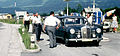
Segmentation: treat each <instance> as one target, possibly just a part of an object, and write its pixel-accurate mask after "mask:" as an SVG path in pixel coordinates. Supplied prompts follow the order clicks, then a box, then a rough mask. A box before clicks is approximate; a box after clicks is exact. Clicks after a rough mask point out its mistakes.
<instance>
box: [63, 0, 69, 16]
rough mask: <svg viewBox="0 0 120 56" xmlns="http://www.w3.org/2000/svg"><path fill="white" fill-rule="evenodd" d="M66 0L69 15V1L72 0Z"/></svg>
mask: <svg viewBox="0 0 120 56" xmlns="http://www.w3.org/2000/svg"><path fill="white" fill-rule="evenodd" d="M64 1H65V2H67V16H68V15H69V9H68V7H69V3H68V2H69V1H70V0H64Z"/></svg>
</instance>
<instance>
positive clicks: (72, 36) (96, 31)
mask: <svg viewBox="0 0 120 56" xmlns="http://www.w3.org/2000/svg"><path fill="white" fill-rule="evenodd" d="M58 18H59V19H60V20H61V24H60V28H59V29H58V30H56V36H59V38H61V39H63V40H64V41H65V45H67V44H68V43H69V42H70V41H76V42H78V41H82V42H92V43H94V44H95V45H99V42H100V41H101V40H102V35H103V26H102V25H97V24H92V25H90V24H89V23H88V22H87V19H86V18H85V17H82V16H61V17H58Z"/></svg>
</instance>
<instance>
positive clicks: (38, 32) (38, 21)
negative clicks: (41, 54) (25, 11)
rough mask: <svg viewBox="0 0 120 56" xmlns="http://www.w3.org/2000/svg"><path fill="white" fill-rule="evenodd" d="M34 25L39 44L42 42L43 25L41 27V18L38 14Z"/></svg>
mask: <svg viewBox="0 0 120 56" xmlns="http://www.w3.org/2000/svg"><path fill="white" fill-rule="evenodd" d="M34 19H35V20H34V23H35V24H34V25H35V33H36V39H37V41H38V42H39V41H40V35H41V31H42V25H41V16H40V15H38V13H36V16H35V18H34Z"/></svg>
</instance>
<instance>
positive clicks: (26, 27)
mask: <svg viewBox="0 0 120 56" xmlns="http://www.w3.org/2000/svg"><path fill="white" fill-rule="evenodd" d="M23 24H24V27H25V29H27V32H28V31H29V25H30V17H29V14H27V15H25V16H24V18H23Z"/></svg>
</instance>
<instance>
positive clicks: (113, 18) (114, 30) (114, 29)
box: [112, 14, 118, 32]
mask: <svg viewBox="0 0 120 56" xmlns="http://www.w3.org/2000/svg"><path fill="white" fill-rule="evenodd" d="M112 28H113V32H117V28H118V22H117V16H116V15H115V14H114V15H113V17H112Z"/></svg>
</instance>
